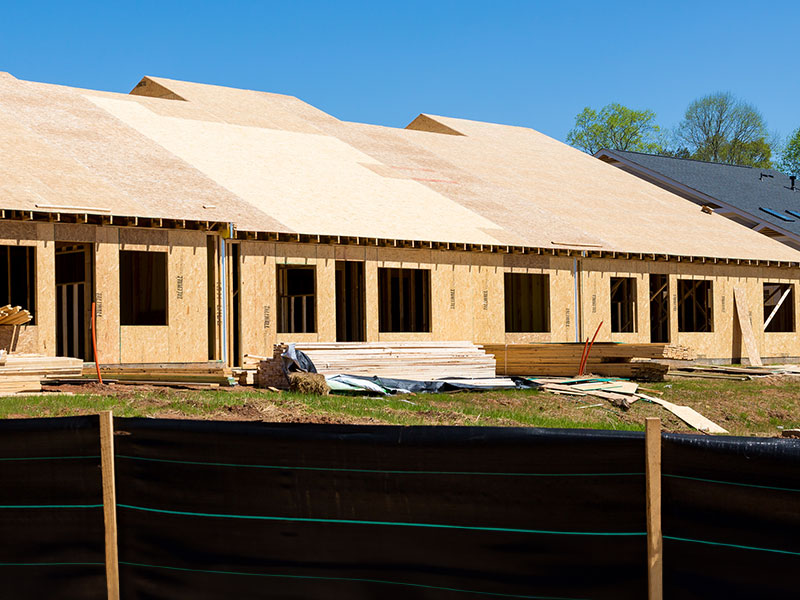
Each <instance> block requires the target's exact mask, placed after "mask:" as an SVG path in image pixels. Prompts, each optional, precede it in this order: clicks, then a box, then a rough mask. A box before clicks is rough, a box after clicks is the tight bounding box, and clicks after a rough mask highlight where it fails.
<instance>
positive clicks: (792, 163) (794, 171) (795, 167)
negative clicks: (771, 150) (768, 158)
mask: <svg viewBox="0 0 800 600" xmlns="http://www.w3.org/2000/svg"><path fill="white" fill-rule="evenodd" d="M778 168H779V169H780V170H781V171H783V172H784V173H786V174H787V175H798V176H800V127H798V128H797V131H795V132H794V133H793V134H792V135H790V136H789V140H788V141H787V142H786V147H785V148H784V149H783V152H782V153H781V157H780V160H779V161H778Z"/></svg>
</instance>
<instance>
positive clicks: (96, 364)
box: [92, 302, 103, 383]
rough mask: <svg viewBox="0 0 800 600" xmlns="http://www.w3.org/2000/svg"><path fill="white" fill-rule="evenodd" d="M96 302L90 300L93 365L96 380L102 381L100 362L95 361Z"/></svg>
mask: <svg viewBox="0 0 800 600" xmlns="http://www.w3.org/2000/svg"><path fill="white" fill-rule="evenodd" d="M96 308H97V303H95V302H92V351H93V352H94V366H95V368H96V369H97V380H98V381H99V382H100V383H103V377H102V376H101V375H100V363H99V362H97V328H96V325H95V313H96Z"/></svg>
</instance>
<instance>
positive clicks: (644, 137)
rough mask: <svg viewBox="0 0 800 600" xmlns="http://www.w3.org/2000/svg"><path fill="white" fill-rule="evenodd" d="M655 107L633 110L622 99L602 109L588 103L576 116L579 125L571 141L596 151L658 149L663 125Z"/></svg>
mask: <svg viewBox="0 0 800 600" xmlns="http://www.w3.org/2000/svg"><path fill="white" fill-rule="evenodd" d="M655 120H656V114H655V113H654V112H653V111H652V110H633V109H630V108H628V107H626V106H623V105H622V104H619V103H616V102H615V103H613V104H609V105H607V106H604V107H603V108H601V109H600V112H599V113H598V112H597V111H595V110H594V109H592V108H590V107H588V106H587V107H586V108H584V109H583V111H582V112H581V113H580V114H578V115H577V116H576V117H575V127H573V128H572V129H571V130H570V132H569V133H568V134H567V143H568V144H571V145H572V146H575V147H576V148H580V149H581V150H583V151H585V152H588V153H589V154H594V153H595V152H597V151H598V150H602V149H603V148H606V149H608V150H633V151H636V152H658V151H659V150H660V149H661V146H660V144H659V143H658V134H659V131H660V129H659V127H658V125H656V122H655Z"/></svg>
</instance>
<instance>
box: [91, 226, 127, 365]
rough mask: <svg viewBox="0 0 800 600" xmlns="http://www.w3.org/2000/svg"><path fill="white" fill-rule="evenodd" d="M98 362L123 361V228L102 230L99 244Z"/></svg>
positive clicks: (97, 244)
mask: <svg viewBox="0 0 800 600" xmlns="http://www.w3.org/2000/svg"><path fill="white" fill-rule="evenodd" d="M94 286H95V302H96V303H97V308H96V311H97V360H98V361H99V362H100V363H103V364H106V363H119V362H121V359H122V356H121V350H120V349H121V347H120V326H119V318H120V317H119V315H120V313H119V302H120V295H119V228H118V227H100V228H98V230H97V242H96V244H95V280H94Z"/></svg>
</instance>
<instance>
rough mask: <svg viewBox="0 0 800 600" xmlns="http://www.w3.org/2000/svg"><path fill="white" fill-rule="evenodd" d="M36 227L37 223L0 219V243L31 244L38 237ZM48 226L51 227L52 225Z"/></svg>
mask: <svg viewBox="0 0 800 600" xmlns="http://www.w3.org/2000/svg"><path fill="white" fill-rule="evenodd" d="M45 226H47V225H45ZM38 227H39V224H37V223H16V222H10V221H0V244H11V245H16V244H17V243H19V244H21V245H32V243H33V242H35V241H36V240H38V239H39V230H38ZM50 227H51V228H52V226H50ZM50 239H52V237H51V238H50ZM25 242H27V244H26V243H25Z"/></svg>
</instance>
